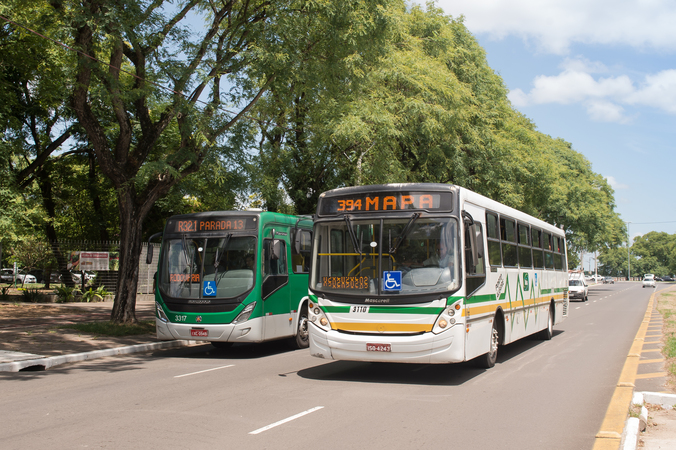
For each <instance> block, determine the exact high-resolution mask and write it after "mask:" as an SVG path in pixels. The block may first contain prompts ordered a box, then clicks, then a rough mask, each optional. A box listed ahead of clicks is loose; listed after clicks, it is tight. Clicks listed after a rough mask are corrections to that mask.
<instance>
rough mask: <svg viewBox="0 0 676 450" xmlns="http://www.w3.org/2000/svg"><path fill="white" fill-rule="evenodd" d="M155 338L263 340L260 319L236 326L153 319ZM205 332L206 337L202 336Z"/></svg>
mask: <svg viewBox="0 0 676 450" xmlns="http://www.w3.org/2000/svg"><path fill="white" fill-rule="evenodd" d="M155 329H156V330H157V338H158V339H160V340H163V341H170V340H176V339H188V340H192V341H205V342H211V341H219V342H261V341H262V340H263V334H262V330H263V326H262V318H256V319H252V320H247V321H246V322H242V323H238V324H218V325H211V324H199V325H197V324H187V323H173V322H164V321H163V320H160V319H158V318H155ZM195 330H199V332H195ZM205 332H206V335H204V334H205ZM200 334H202V336H200Z"/></svg>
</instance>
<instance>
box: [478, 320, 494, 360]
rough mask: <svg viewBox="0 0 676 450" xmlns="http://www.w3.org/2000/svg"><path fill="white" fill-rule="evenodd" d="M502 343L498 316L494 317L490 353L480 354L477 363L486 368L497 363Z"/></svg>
mask: <svg viewBox="0 0 676 450" xmlns="http://www.w3.org/2000/svg"><path fill="white" fill-rule="evenodd" d="M499 344H500V332H499V331H498V324H497V316H496V317H494V318H493V327H492V328H491V344H490V345H491V347H490V350H489V352H488V353H485V354H483V355H481V356H479V357H478V358H477V359H476V362H477V365H478V366H479V367H481V368H484V369H490V368H491V367H493V366H494V365H495V361H497V359H498V345H499Z"/></svg>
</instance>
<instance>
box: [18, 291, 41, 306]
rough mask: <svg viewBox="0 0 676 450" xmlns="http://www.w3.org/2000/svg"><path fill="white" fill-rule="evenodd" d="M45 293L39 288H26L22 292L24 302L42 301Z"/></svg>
mask: <svg viewBox="0 0 676 450" xmlns="http://www.w3.org/2000/svg"><path fill="white" fill-rule="evenodd" d="M43 297H44V296H43V295H42V294H41V293H40V291H39V290H37V289H24V290H23V291H22V292H21V298H22V299H23V301H24V302H30V303H38V302H40V301H42V299H43Z"/></svg>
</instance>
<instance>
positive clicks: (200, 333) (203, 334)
mask: <svg viewBox="0 0 676 450" xmlns="http://www.w3.org/2000/svg"><path fill="white" fill-rule="evenodd" d="M190 336H195V337H209V330H194V329H192V330H190Z"/></svg>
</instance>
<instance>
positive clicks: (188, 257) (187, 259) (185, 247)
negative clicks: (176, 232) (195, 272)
mask: <svg viewBox="0 0 676 450" xmlns="http://www.w3.org/2000/svg"><path fill="white" fill-rule="evenodd" d="M181 239H182V240H183V254H184V255H185V264H186V265H187V266H188V267H190V276H189V278H188V292H192V262H191V260H192V257H193V255H189V254H188V240H187V239H186V238H185V234H184V235H183V236H181Z"/></svg>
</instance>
